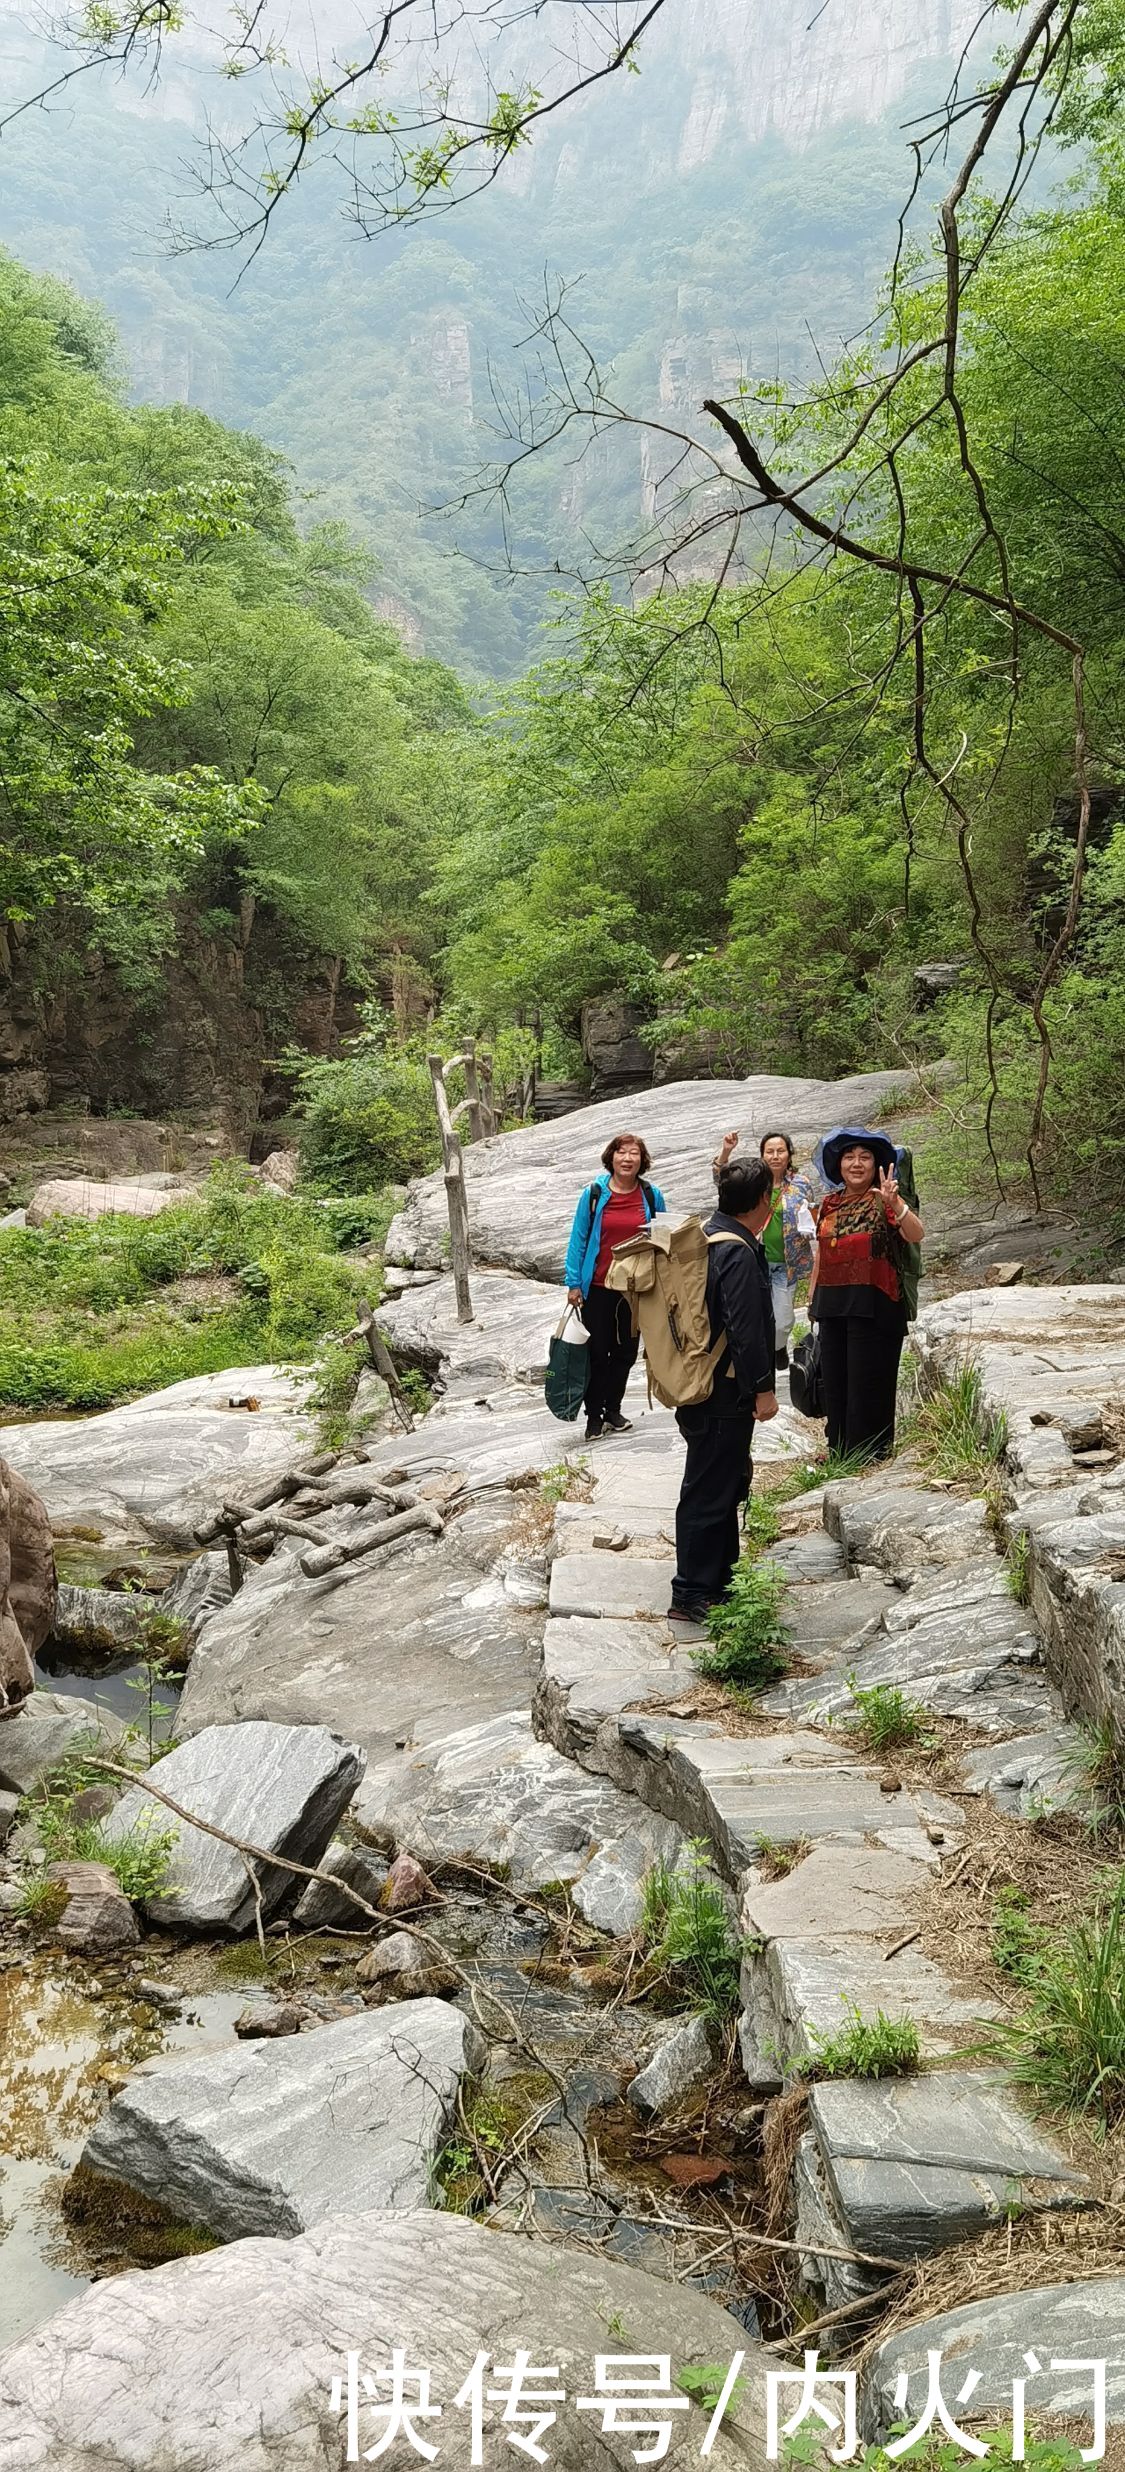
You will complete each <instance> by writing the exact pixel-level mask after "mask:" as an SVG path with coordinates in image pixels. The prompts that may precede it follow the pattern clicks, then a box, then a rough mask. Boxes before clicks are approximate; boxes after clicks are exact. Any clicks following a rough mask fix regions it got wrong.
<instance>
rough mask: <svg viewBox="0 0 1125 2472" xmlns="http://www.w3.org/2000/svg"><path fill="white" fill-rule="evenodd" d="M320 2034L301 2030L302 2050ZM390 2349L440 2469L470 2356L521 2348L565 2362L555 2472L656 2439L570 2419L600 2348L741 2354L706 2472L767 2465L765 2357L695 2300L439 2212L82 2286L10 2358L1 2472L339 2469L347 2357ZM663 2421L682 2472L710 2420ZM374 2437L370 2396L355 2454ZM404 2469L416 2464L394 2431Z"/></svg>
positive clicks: (590, 2467) (456, 2434) (617, 2463)
mask: <svg viewBox="0 0 1125 2472" xmlns="http://www.w3.org/2000/svg"><path fill="white" fill-rule="evenodd" d="M383 2014H384V2016H385V2014H386V2012H385V2011H384V2012H383ZM314 2039H315V2038H313V2037H311V2036H302V2037H301V2039H300V2044H299V2046H298V2048H299V2049H300V2050H301V2052H302V2053H305V2054H307V2052H308V2048H309V2045H310V2043H311V2042H312V2041H313V2040H314ZM280 2048H281V2047H279V2046H277V2045H275V2046H274V2047H273V2050H274V2055H275V2057H276V2055H277V2054H278V2052H279V2049H280ZM618 2327H621V2328H624V2329H625V2333H624V2334H620V2335H618V2334H615V2333H613V2332H610V2331H607V2330H611V2329H615V2328H618ZM396 2345H398V2346H401V2347H403V2349H404V2350H405V2353H406V2359H407V2363H408V2365H410V2364H413V2365H415V2366H418V2365H422V2366H425V2367H427V2368H429V2370H430V2371H431V2376H432V2382H431V2390H430V2391H431V2402H432V2403H433V2404H434V2405H436V2406H437V2407H438V2408H439V2409H440V2410H441V2412H442V2415H443V2417H442V2418H441V2419H440V2420H433V2421H428V2422H427V2421H420V2422H417V2423H416V2424H415V2425H416V2427H417V2428H418V2430H419V2431H420V2433H421V2434H422V2435H426V2433H427V2431H428V2432H429V2435H428V2439H427V2443H428V2444H431V2445H436V2446H437V2447H438V2449H439V2461H440V2462H441V2463H442V2464H443V2465H446V2464H448V2465H457V2464H460V2463H464V2462H466V2461H467V2459H468V2455H469V2452H470V2446H469V2436H470V2422H469V2419H468V2417H467V2415H466V2412H465V2410H464V2408H463V2407H462V2409H461V2410H460V2411H457V2410H455V2409H454V2402H453V2399H454V2397H455V2395H457V2394H458V2393H459V2392H460V2389H461V2387H462V2386H463V2384H464V2381H465V2378H466V2376H467V2374H468V2372H469V2370H470V2369H471V2368H472V2365H473V2362H474V2360H475V2359H476V2358H477V2355H478V2354H481V2353H483V2354H484V2355H485V2357H486V2358H487V2359H491V2360H495V2361H510V2360H511V2359H512V2357H513V2355H514V2353H515V2351H516V2350H517V2348H518V2347H520V2346H522V2347H524V2349H529V2350H530V2357H531V2359H532V2361H533V2362H555V2361H557V2362H558V2363H559V2364H560V2375H559V2376H558V2377H557V2378H555V2379H554V2380H552V2381H551V2383H552V2384H554V2385H556V2386H561V2387H562V2388H563V2389H564V2390H565V2395H566V2399H565V2400H563V2401H561V2402H559V2403H558V2404H556V2405H553V2406H552V2405H547V2406H545V2407H544V2408H545V2410H547V2411H550V2410H554V2411H556V2412H557V2414H558V2422H557V2425H556V2426H555V2427H554V2428H553V2429H550V2430H548V2431H547V2432H546V2434H545V2437H544V2440H543V2444H544V2449H545V2451H549V2453H550V2459H551V2461H552V2462H553V2463H554V2464H556V2465H558V2466H560V2467H561V2468H562V2472H635V2465H634V2455H633V2449H634V2448H635V2447H636V2446H637V2445H638V2444H643V2443H645V2442H646V2441H644V2440H643V2439H638V2437H637V2436H636V2434H635V2433H630V2432H627V2431H624V2430H621V2429H618V2430H616V2431H613V2430H611V2431H610V2432H609V2433H608V2434H603V2431H602V2423H601V2415H600V2414H599V2413H597V2412H580V2411H578V2410H577V2409H576V2405H575V2400H574V2399H575V2398H576V2397H577V2396H578V2395H579V2394H584V2393H588V2392H589V2391H590V2376H589V2372H590V2370H591V2369H592V2367H593V2364H594V2361H595V2358H596V2355H597V2354H598V2353H599V2352H604V2351H606V2350H607V2348H608V2349H609V2350H610V2351H613V2350H621V2351H625V2350H636V2351H640V2352H645V2353H653V2352H656V2353H662V2352H666V2353H668V2355H669V2356H670V2359H671V2363H672V2378H673V2382H674V2381H675V2379H676V2378H677V2377H678V2375H679V2373H680V2371H681V2369H682V2368H683V2367H684V2366H685V2365H686V2364H687V2363H689V2362H694V2363H697V2364H699V2365H701V2366H702V2365H710V2364H712V2363H714V2362H716V2361H722V2362H723V2363H724V2364H725V2363H726V2362H728V2361H729V2360H730V2359H731V2358H732V2357H733V2355H734V2353H735V2352H737V2351H743V2352H745V2353H746V2355H747V2359H746V2368H747V2372H748V2377H749V2391H748V2393H747V2395H746V2398H745V2401H744V2402H739V2403H738V2404H736V2406H735V2408H734V2413H733V2419H732V2423H731V2424H726V2423H724V2426H723V2427H722V2428H721V2429H720V2430H719V2432H718V2434H717V2436H716V2440H715V2444H714V2447H713V2450H712V2454H711V2457H710V2459H709V2460H710V2461H711V2463H712V2464H713V2465H714V2467H715V2472H766V2468H765V2453H764V2441H763V2437H762V2431H763V2429H764V2371H765V2365H766V2355H765V2354H764V2353H763V2352H762V2351H761V2350H760V2349H759V2347H758V2345H757V2344H756V2343H754V2342H753V2340H752V2339H750V2338H748V2336H747V2334H746V2331H745V2329H744V2328H743V2327H742V2326H740V2325H739V2324H738V2322H737V2321H736V2320H735V2319H734V2318H732V2317H730V2316H728V2314H727V2312H726V2310H724V2309H721V2308H719V2307H718V2305H717V2303H716V2302H715V2301H713V2300H711V2299H709V2298H708V2297H707V2295H706V2294H705V2293H702V2292H699V2291H696V2290H694V2289H693V2288H692V2286H691V2285H690V2284H682V2283H668V2282H663V2281H660V2280H659V2279H658V2278H657V2277H656V2276H653V2275H648V2274H643V2273H641V2272H640V2271H639V2269H638V2268H637V2267H635V2266H623V2265H620V2264H619V2263H618V2262H617V2260H616V2259H611V2258H607V2257H604V2256H601V2255H597V2256H595V2255H592V2254H591V2253H590V2252H589V2251H588V2250H586V2249H582V2248H573V2249H572V2248H569V2247H568V2246H567V2245H566V2243H565V2242H563V2241H559V2240H551V2241H540V2240H534V2239H527V2238H523V2237H520V2238H513V2237H512V2236H510V2235H509V2234H507V2233H505V2232H503V2231H500V2230H497V2229H494V2228H493V2227H492V2226H489V2225H485V2224H482V2223H471V2222H468V2221H467V2220H466V2219H465V2218H464V2217H462V2216H459V2215H453V2214H434V2213H430V2212H424V2213H388V2212H371V2213H367V2214H357V2213H355V2212H351V2213H348V2214H339V2213H337V2214H336V2215H335V2216H332V2217H330V2218H329V2219H328V2220H326V2221H324V2222H321V2223H319V2224H318V2226H317V2228H316V2229H315V2230H314V2231H311V2232H308V2233H305V2234H303V2235H298V2237H297V2238H296V2239H291V2240H247V2241H239V2242H236V2243H235V2245H234V2246H233V2247H232V2248H229V2249H221V2250H216V2251H215V2252H214V2253H213V2254H212V2255H210V2256H207V2257H193V2258H184V2259H180V2260H177V2261H176V2262H175V2263H174V2264H172V2265H169V2266H160V2267H157V2268H155V2269H154V2270H153V2271H152V2272H151V2273H148V2274H126V2275H114V2276H112V2277H110V2278H108V2279H107V2280H106V2281H103V2282H101V2283H95V2284H93V2285H92V2286H91V2288H90V2289H89V2291H86V2292H83V2293H82V2294H81V2295H80V2297H79V2298H78V2299H76V2300H73V2301H71V2302H70V2303H69V2305H68V2306H67V2307H66V2308H65V2309H63V2310H61V2311H60V2312H59V2314H58V2316H56V2317H54V2318H52V2319H51V2320H50V2322H49V2324H48V2325H46V2326H44V2327H42V2328H41V2329H40V2331H39V2332H38V2333H37V2334H35V2335H32V2336H29V2337H27V2338H26V2339H25V2340H24V2341H22V2342H20V2343H17V2344H15V2345H14V2346H13V2347H12V2348H11V2349H10V2350H8V2351H7V2352H6V2353H5V2354H4V2356H3V2359H2V2360H0V2462H3V2464H4V2467H5V2472H141V2468H142V2467H143V2468H144V2472H158V2468H159V2472H202V2467H203V2466H205V2467H206V2472H313V2467H314V2465H316V2466H317V2472H320V2467H321V2466H323V2472H335V2467H337V2466H342V2465H343V2464H344V2462H345V2460H346V2452H347V2445H348V2437H347V2401H346V2391H345V2393H343V2394H340V2395H339V2396H338V2400H337V2404H336V2406H335V2408H333V2405H332V2401H331V2396H332V2381H333V2379H334V2378H339V2379H341V2380H343V2382H344V2387H345V2390H346V2381H347V2358H348V2354H349V2352H352V2353H355V2354H356V2356H357V2359H358V2361H359V2364H360V2367H361V2369H362V2368H365V2367H366V2368H367V2369H368V2371H369V2372H370V2371H371V2370H374V2369H376V2368H379V2367H383V2366H386V2365H387V2364H389V2362H390V2359H391V2354H392V2350H393V2349H394V2347H395V2346H396ZM410 2391H411V2390H409V2389H408V2392H410ZM675 2391H676V2390H675V2385H674V2383H673V2392H675ZM380 2392H381V2393H382V2394H383V2395H384V2397H385V2394H386V2389H381V2390H380ZM360 2394H361V2398H362V2394H363V2390H362V2388H361V2389H360ZM502 2412H503V2403H502V2401H497V2402H496V2403H486V2404H485V2407H484V2416H483V2422H484V2444H483V2450H482V2452H483V2457H484V2461H485V2462H486V2464H488V2465H489V2466H491V2467H498V2466H500V2465H503V2464H505V2463H508V2462H509V2461H512V2462H514V2463H516V2464H518V2463H519V2461H520V2460H521V2458H520V2457H519V2455H518V2454H516V2455H514V2456H513V2453H512V2449H511V2445H510V2438H511V2425H510V2424H509V2425H508V2426H507V2427H505V2425H504V2422H503V2419H502ZM669 2417H670V2419H671V2421H672V2423H673V2434H672V2443H671V2452H670V2455H669V2462H670V2463H672V2464H673V2465H674V2466H675V2467H676V2472H681V2467H686V2466H687V2465H688V2464H691V2463H695V2462H696V2461H697V2459H698V2453H699V2447H700V2445H701V2443H702V2437H703V2434H704V2433H705V2429H706V2423H705V2421H704V2420H703V2419H701V2417H700V2414H699V2412H698V2411H697V2410H694V2409H693V2410H692V2411H691V2412H690V2413H688V2412H678V2413H672V2414H671V2415H670V2416H669ZM679 2423H684V2424H687V2425H686V2426H685V2427H684V2428H683V2430H682V2432H681V2431H680V2430H679V2428H678V2427H677V2424H679ZM386 2428H387V2420H386V2416H385V2415H384V2416H382V2417H380V2416H378V2415H376V2414H374V2413H373V2412H372V2411H371V2410H370V2408H369V2407H368V2406H367V2405H366V2404H365V2403H364V2402H363V2401H362V2400H361V2405H360V2415H359V2428H358V2432H357V2435H358V2443H359V2448H360V2450H361V2452H362V2451H365V2450H367V2449H368V2448H370V2447H371V2446H374V2445H375V2444H376V2443H377V2441H378V2439H379V2437H380V2435H381V2434H385V2432H386ZM728 2431H729V2433H728ZM394 2458H399V2459H400V2460H402V2461H403V2462H404V2463H405V2462H407V2461H409V2462H411V2463H412V2462H414V2461H415V2460H416V2459H415V2457H414V2456H413V2455H412V2454H410V2453H409V2449H408V2446H407V2441H406V2439H405V2438H402V2437H400V2438H399V2439H398V2440H397V2441H395V2443H394V2446H393V2450H392V2457H391V2458H389V2459H388V2460H392V2459H394Z"/></svg>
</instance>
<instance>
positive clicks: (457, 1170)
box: [426, 1056, 473, 1322]
mask: <svg viewBox="0 0 1125 2472" xmlns="http://www.w3.org/2000/svg"><path fill="white" fill-rule="evenodd" d="M462 1061H463V1059H462V1058H460V1057H457V1056H455V1057H452V1058H451V1059H450V1061H449V1063H448V1064H444V1063H443V1062H442V1059H441V1057H440V1056H427V1058H426V1062H427V1064H428V1065H429V1068H430V1079H431V1081H432V1083H433V1088H434V1106H435V1108H436V1109H437V1120H438V1130H439V1132H440V1134H441V1155H442V1159H443V1161H444V1167H445V1206H446V1209H447V1211H448V1213H449V1251H450V1260H451V1262H452V1265H453V1286H454V1291H455V1293H456V1297H457V1319H458V1321H459V1322H471V1321H472V1318H473V1300H472V1297H471V1296H470V1294H469V1204H468V1199H467V1197H466V1193H465V1162H464V1159H463V1158H462V1156H461V1144H460V1141H459V1140H458V1137H457V1133H456V1131H455V1128H454V1123H453V1118H452V1116H451V1115H450V1112H449V1093H448V1091H447V1089H446V1075H447V1073H451V1072H452V1070H453V1067H454V1065H455V1064H459V1063H461V1062H462Z"/></svg>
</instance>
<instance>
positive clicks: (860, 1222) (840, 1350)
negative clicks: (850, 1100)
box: [809, 1125, 925, 1459]
mask: <svg viewBox="0 0 1125 2472" xmlns="http://www.w3.org/2000/svg"><path fill="white" fill-rule="evenodd" d="M819 1157H820V1164H821V1167H822V1169H823V1173H824V1177H825V1181H826V1182H827V1183H828V1184H830V1185H831V1186H833V1187H834V1190H833V1191H832V1192H830V1193H827V1194H826V1195H825V1197H824V1200H823V1201H822V1203H821V1205H820V1208H819V1210H818V1212H817V1214H816V1253H815V1256H814V1259H813V1270H812V1288H811V1294H810V1297H809V1312H810V1314H811V1316H812V1318H813V1320H814V1321H815V1322H816V1323H817V1324H818V1325H819V1329H820V1369H821V1379H822V1382H823V1384H824V1404H825V1408H826V1411H827V1419H828V1447H829V1449H830V1450H833V1451H841V1452H853V1451H854V1452H858V1453H862V1455H863V1456H864V1457H865V1458H867V1459H887V1458H889V1457H890V1454H891V1452H892V1451H893V1449H894V1446H895V1397H896V1393H897V1389H898V1367H899V1358H900V1356H901V1355H902V1343H903V1340H904V1338H905V1336H906V1303H905V1298H904V1293H903V1280H902V1271H903V1255H902V1248H903V1246H904V1245H907V1244H910V1245H918V1244H921V1242H922V1238H923V1236H924V1235H925V1229H924V1227H923V1225H922V1222H921V1219H920V1218H919V1216H918V1213H917V1211H916V1210H911V1209H910V1207H909V1205H908V1204H907V1203H906V1202H905V1201H904V1200H903V1197H902V1195H901V1193H900V1192H899V1189H898V1180H897V1177H896V1174H895V1168H896V1153H895V1148H894V1144H893V1143H892V1142H889V1141H888V1140H887V1137H886V1134H885V1133H871V1132H868V1131H867V1129H866V1127H865V1126H858V1127H857V1126H854V1125H847V1126H845V1127H843V1129H842V1130H841V1131H840V1132H838V1133H832V1134H829V1136H828V1138H827V1140H826V1141H824V1142H823V1143H822V1144H821V1147H820V1153H819Z"/></svg>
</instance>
